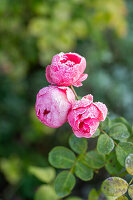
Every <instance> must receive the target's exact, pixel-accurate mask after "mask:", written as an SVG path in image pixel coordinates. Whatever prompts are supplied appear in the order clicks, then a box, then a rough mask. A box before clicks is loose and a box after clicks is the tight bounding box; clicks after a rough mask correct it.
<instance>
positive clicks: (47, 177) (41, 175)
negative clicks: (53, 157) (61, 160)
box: [29, 166, 56, 183]
mask: <svg viewBox="0 0 133 200" xmlns="http://www.w3.org/2000/svg"><path fill="white" fill-rule="evenodd" d="M29 172H30V173H31V174H33V175H34V176H36V177H37V178H38V179H39V180H41V181H43V182H46V183H50V182H51V181H52V180H53V179H54V178H55V175H56V172H55V169H54V168H52V167H46V168H42V167H35V166H30V167H29Z"/></svg>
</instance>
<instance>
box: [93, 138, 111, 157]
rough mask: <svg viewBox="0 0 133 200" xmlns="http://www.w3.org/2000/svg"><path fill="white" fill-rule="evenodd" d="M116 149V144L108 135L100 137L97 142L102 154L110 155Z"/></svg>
mask: <svg viewBox="0 0 133 200" xmlns="http://www.w3.org/2000/svg"><path fill="white" fill-rule="evenodd" d="M113 148H114V142H113V140H112V139H111V138H110V137H109V136H108V135H100V136H99V138H98V142H97V150H98V152H99V153H101V154H109V153H110V152H111V151H112V150H113Z"/></svg>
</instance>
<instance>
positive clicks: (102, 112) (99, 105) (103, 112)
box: [94, 102, 108, 121]
mask: <svg viewBox="0 0 133 200" xmlns="http://www.w3.org/2000/svg"><path fill="white" fill-rule="evenodd" d="M94 105H95V106H96V107H97V108H98V109H99V111H100V115H99V121H104V120H105V118H106V116H107V112H108V109H107V107H106V105H105V104H103V103H101V102H96V103H94Z"/></svg>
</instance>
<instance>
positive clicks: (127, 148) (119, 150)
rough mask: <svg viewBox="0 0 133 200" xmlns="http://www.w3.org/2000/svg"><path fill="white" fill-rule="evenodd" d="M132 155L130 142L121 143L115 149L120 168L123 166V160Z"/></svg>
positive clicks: (132, 145)
mask: <svg viewBox="0 0 133 200" xmlns="http://www.w3.org/2000/svg"><path fill="white" fill-rule="evenodd" d="M132 153H133V144H132V143H131V142H121V143H119V144H118V146H117V147H116V156H117V160H118V161H119V163H120V164H121V165H122V166H125V159H126V157H127V156H128V155H129V154H132Z"/></svg>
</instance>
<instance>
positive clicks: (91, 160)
mask: <svg viewBox="0 0 133 200" xmlns="http://www.w3.org/2000/svg"><path fill="white" fill-rule="evenodd" d="M85 160H86V161H87V164H88V166H89V167H91V168H93V169H100V168H101V167H103V166H104V160H105V159H104V156H103V155H101V154H99V153H98V152H97V151H89V152H88V153H86V155H85Z"/></svg>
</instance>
